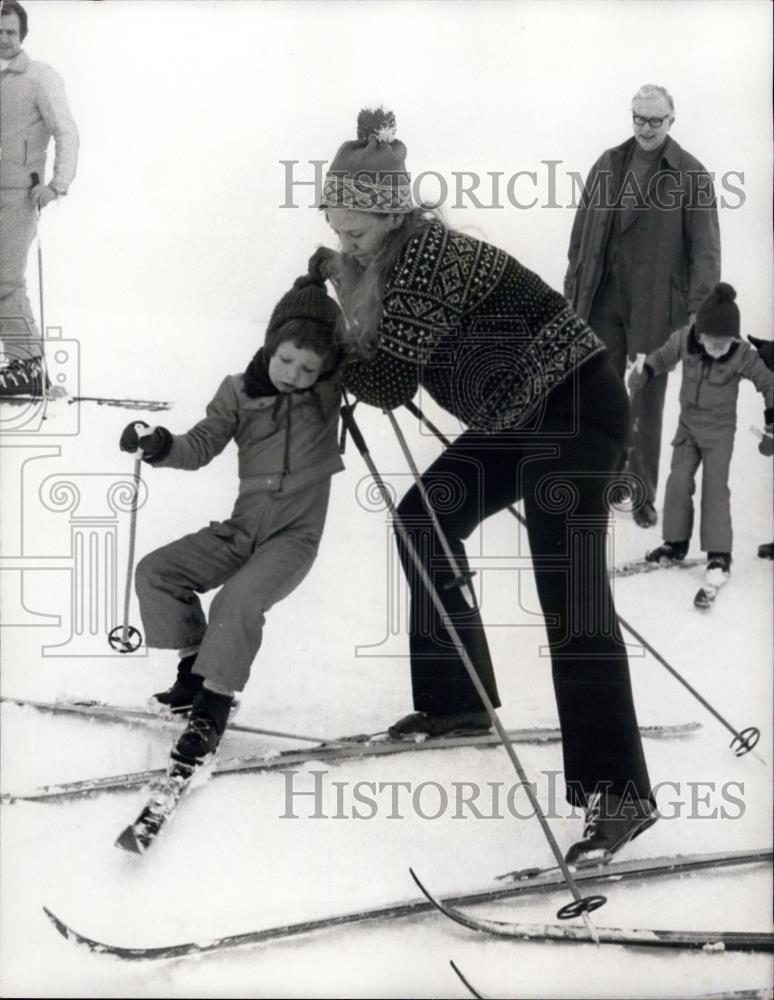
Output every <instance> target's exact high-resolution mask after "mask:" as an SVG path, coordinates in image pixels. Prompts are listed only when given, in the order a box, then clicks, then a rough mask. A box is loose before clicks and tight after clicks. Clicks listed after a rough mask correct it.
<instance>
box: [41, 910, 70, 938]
mask: <svg viewBox="0 0 774 1000" xmlns="http://www.w3.org/2000/svg"><path fill="white" fill-rule="evenodd" d="M43 912H44V913H45V915H46V916H47V917H48V919H49V920H50V921H51V923H52V924H53V925H54V927H56V929H57V930H58V931H59V933H60V934H61V935H62V937H63V938H68V937H69V936H70V934H69V932H68V929H67V925H66V924H64V923H63V922H62V921H61V920H60V919H59V917H58V916H57V915H56V914H55V913H52V912H51V910H49V908H48V907H47V906H44V907H43Z"/></svg>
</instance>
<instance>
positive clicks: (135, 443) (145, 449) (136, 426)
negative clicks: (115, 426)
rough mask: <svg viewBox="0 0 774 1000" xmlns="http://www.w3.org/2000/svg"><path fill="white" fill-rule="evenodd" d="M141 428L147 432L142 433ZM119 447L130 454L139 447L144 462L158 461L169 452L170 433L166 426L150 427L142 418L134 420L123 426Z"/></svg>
mask: <svg viewBox="0 0 774 1000" xmlns="http://www.w3.org/2000/svg"><path fill="white" fill-rule="evenodd" d="M143 430H147V433H143ZM119 447H120V449H121V451H127V452H129V454H130V455H133V454H134V453H135V452H136V451H137V450H138V449H139V450H140V451H141V452H142V458H143V460H144V461H146V462H153V461H160V460H161V459H162V458H165V457H166V456H167V455H168V454H169V450H170V448H171V447H172V435H171V434H170V433H169V431H168V430H167V429H166V427H150V426H149V425H148V424H146V423H145V421H144V420H135V421H133V422H132V423H131V424H127V425H126V427H124V429H123V432H122V433H121V440H120V441H119Z"/></svg>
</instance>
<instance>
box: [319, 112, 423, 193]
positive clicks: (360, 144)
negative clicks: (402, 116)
mask: <svg viewBox="0 0 774 1000" xmlns="http://www.w3.org/2000/svg"><path fill="white" fill-rule="evenodd" d="M395 130H396V126H395V115H394V113H393V112H392V111H386V110H385V109H384V108H376V109H371V108H363V110H362V111H361V112H360V114H359V115H358V116H357V139H352V140H351V141H349V142H345V143H344V144H343V145H342V146H340V147H339V151H338V153H336V156H335V157H334V158H333V162H332V163H331V165H330V168H329V170H328V173H327V174H326V175H325V181H324V184H323V197H322V204H321V206H320V207H321V208H350V209H353V210H354V211H356V212H410V211H411V210H412V209H413V208H414V205H413V203H412V201H411V174H410V173H409V172H408V170H406V147H405V146H404V144H403V143H402V142H401V141H400V140H399V139H396V138H395Z"/></svg>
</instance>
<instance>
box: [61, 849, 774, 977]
mask: <svg viewBox="0 0 774 1000" xmlns="http://www.w3.org/2000/svg"><path fill="white" fill-rule="evenodd" d="M771 861H772V852H771V850H768V849H758V850H750V851H731V852H724V853H717V854H693V855H685V856H677V857H666V858H664V857H661V858H648V859H644V860H635V861H619V862H614V863H612V864H609V865H607V866H604V867H600V866H595V867H587V868H580V869H578V871H577V872H576V874H575V876H574V877H575V880H576V881H577V882H578V883H584V884H585V883H589V884H604V883H605V882H612V883H618V882H623V881H626V882H635V883H644V882H648V881H650V880H654V879H658V878H664V877H669V876H678V877H682V876H688V875H691V874H694V873H696V872H702V871H715V870H719V869H723V868H734V869H736V868H741V867H745V866H749V867H751V866H760V867H761V868H763V866H766V865H770V864H771ZM414 879H415V881H416V882H417V884H418V885H419V887H420V889H421V890H422V892H423V895H424V898H421V899H413V900H408V901H405V902H398V903H392V904H389V905H386V906H380V907H376V908H373V909H366V910H355V911H351V912H349V913H341V914H337V915H334V916H329V917H321V918H317V919H313V920H303V921H299V922H297V923H292V924H283V925H281V926H277V927H267V928H262V929H260V930H252V931H245V932H242V933H239V934H230V935H227V936H224V937H219V938H213V939H211V940H207V941H201V940H199V941H187V942H183V943H178V944H169V945H160V946H159V945H156V946H149V947H127V946H123V945H119V944H111V943H107V942H103V941H98V940H96V939H95V938H92V937H88V936H87V935H85V934H82V933H80V932H79V931H76V930H75V929H74V928H73V927H71V926H70V925H69V924H67V923H66V922H65V921H64V920H62V919H61V918H60V917H58V916H57V915H56V914H55V913H53V912H52V911H51V910H49V909H47V908H44V911H45V913H46V916H47V917H48V918H49V919H50V920H51V922H52V923H53V925H54V926H55V927H56V929H57V930H58V931H59V933H60V934H61V935H62V936H63V937H64V938H66V939H67V940H68V941H70V942H71V943H72V944H75V945H77V946H79V947H81V948H85V949H87V950H89V951H91V952H95V953H98V954H101V955H111V956H113V957H114V958H119V959H124V960H129V961H152V960H157V961H158V960H163V959H167V960H169V959H181V958H192V957H196V956H199V955H205V954H213V953H222V952H226V951H230V950H233V949H236V948H247V947H251V946H252V947H255V946H257V945H261V944H267V943H270V942H276V941H285V940H289V939H298V938H302V937H305V936H307V935H312V934H319V933H320V932H324V931H332V930H334V929H337V928H341V927H352V926H357V925H364V924H370V925H379V924H381V923H385V922H388V921H392V920H401V919H407V918H415V917H417V916H420V915H424V914H428V913H431V912H433V911H440V912H441V913H443V914H444V915H445V916H446V917H448V918H449V919H452V920H454V921H455V922H457V923H461V924H463V925H464V926H467V927H469V928H471V929H473V930H477V931H481V932H484V933H487V934H495V935H496V936H498V937H507V938H510V939H512V940H526V941H561V942H567V943H588V942H591V940H592V939H591V937H590V936H589V933H588V931H587V930H586V928H585V927H580V926H562V925H558V926H557V925H554V924H518V923H505V922H501V921H493V920H490V919H487V918H480V917H473V916H472V915H471V914H469V913H466V912H463V911H462V910H460V907H469V906H477V905H480V904H482V903H498V902H502V901H504V900H509V899H516V898H522V897H527V896H532V895H539V894H548V893H551V892H556V891H558V890H560V889H561V888H562V887H563V886H564V876H563V875H562V874H561V873H559V872H557V871H556V870H555V869H543V870H538V871H537V872H535V873H534V874H533V875H532V876H531V877H529V878H522V879H520V880H519V881H516V882H514V883H512V884H510V885H508V886H505V887H499V886H498V887H487V888H484V889H479V890H475V891H472V892H466V893H463V894H459V895H456V896H449V897H445V898H443V899H439V898H438V897H436V896H435V895H433V894H432V893H431V892H429V891H428V890H427V889H426V888H425V887H424V885H422V883H421V882H420V881H419V879H417V878H416V876H414ZM597 933H598V935H599V942H600V944H618V945H636V946H639V947H645V948H649V949H664V948H671V949H674V948H690V949H704V950H705V951H708V952H719V953H723V952H726V951H746V952H772V951H774V934H771V933H768V932H755V931H682V930H643V929H635V930H628V929H625V928H610V927H608V928H598V929H597Z"/></svg>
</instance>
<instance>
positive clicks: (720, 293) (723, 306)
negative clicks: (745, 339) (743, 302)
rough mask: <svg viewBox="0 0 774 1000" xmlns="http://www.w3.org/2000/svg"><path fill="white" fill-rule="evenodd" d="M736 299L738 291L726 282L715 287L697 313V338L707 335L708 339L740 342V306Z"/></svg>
mask: <svg viewBox="0 0 774 1000" xmlns="http://www.w3.org/2000/svg"><path fill="white" fill-rule="evenodd" d="M735 298H736V289H734V288H733V287H732V286H731V285H729V284H727V283H726V282H725V281H721V282H719V283H718V284H717V285H715V287H714V289H713V290H712V291H711V292H710V294H709V295H708V296H707V298H706V299H705V300H704V301H703V302H702V304H701V305H700V306H699V310H698V312H697V313H696V327H695V329H696V336H697V337H698V336H699V335H700V334H702V333H706V335H707V336H708V337H729V338H731V339H732V340H739V339H740V338H739V306H737V304H736V302H734V299H735Z"/></svg>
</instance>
